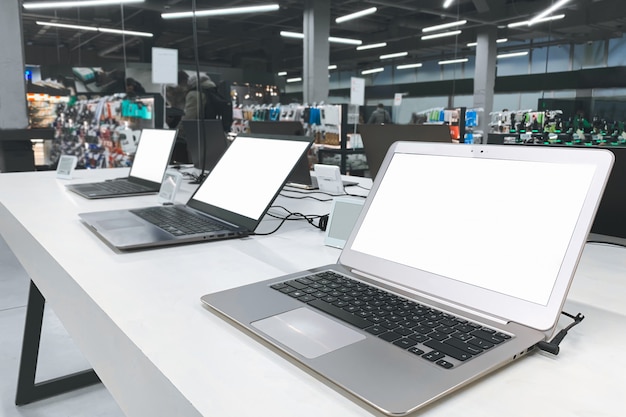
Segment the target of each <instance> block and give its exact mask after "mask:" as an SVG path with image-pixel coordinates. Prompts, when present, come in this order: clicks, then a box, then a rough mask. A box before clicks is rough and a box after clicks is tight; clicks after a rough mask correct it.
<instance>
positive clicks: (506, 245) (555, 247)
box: [351, 154, 595, 305]
mask: <svg viewBox="0 0 626 417" xmlns="http://www.w3.org/2000/svg"><path fill="white" fill-rule="evenodd" d="M494 172H497V173H499V175H497V176H494V175H493V173H494ZM594 172H595V167H594V166H592V165H588V166H587V165H585V166H584V167H582V168H581V165H580V164H577V165H574V164H567V163H546V162H528V161H511V160H508V161H504V160H495V159H486V158H459V157H453V156H431V155H415V154H395V155H394V156H393V159H392V161H391V164H390V165H389V168H388V169H387V171H386V172H385V174H384V177H383V179H382V182H381V183H380V186H379V188H378V190H377V192H376V198H375V199H374V200H373V201H372V203H371V206H370V208H369V210H368V211H367V215H366V217H365V218H364V219H363V221H362V224H361V226H360V228H359V230H358V233H357V235H356V236H355V237H354V240H353V243H352V246H351V248H352V250H355V251H358V252H362V253H365V254H368V255H372V256H375V257H378V258H382V259H386V260H388V261H392V262H395V263H398V264H402V265H407V266H409V267H412V268H417V269H420V270H424V271H427V272H430V273H433V274H436V275H440V276H444V277H447V278H451V279H453V280H457V281H462V282H464V283H467V284H470V285H474V286H477V287H481V288H484V289H488V290H491V291H495V292H498V293H502V294H506V295H509V296H512V297H515V298H519V299H523V300H526V301H529V302H532V303H536V304H540V305H546V303H548V300H549V297H550V294H551V291H552V288H553V286H554V284H555V280H556V278H557V275H558V271H559V268H560V266H561V262H562V261H563V257H564V254H565V252H566V250H567V246H568V244H569V242H570V238H571V236H572V232H573V231H574V228H575V225H576V222H577V220H578V216H579V215H580V209H581V207H582V205H583V201H584V200H585V197H586V195H587V192H588V189H589V187H590V184H591V181H592V179H593V176H594ZM407 178H411V179H412V180H411V181H410V182H407V180H406V179H407ZM559 179H560V181H558V180H559ZM555 184H557V185H555ZM443 190H445V191H443ZM554 193H558V196H559V198H557V199H555V198H553V195H554ZM392 219H402V220H401V222H400V224H398V225H396V226H393V225H392V224H393V221H392ZM390 223H391V224H390ZM390 280H391V281H395V282H397V283H398V284H400V285H403V286H405V287H408V288H414V287H415V285H413V283H411V282H409V281H410V278H407V277H404V276H398V277H392V278H391V279H390Z"/></svg>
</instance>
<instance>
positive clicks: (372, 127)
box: [359, 124, 452, 178]
mask: <svg viewBox="0 0 626 417" xmlns="http://www.w3.org/2000/svg"><path fill="white" fill-rule="evenodd" d="M359 133H360V134H361V139H362V140H363V150H364V151H365V158H366V159H367V166H368V167H369V172H370V176H371V177H372V178H376V174H377V173H378V170H379V169H380V165H381V164H382V163H383V159H384V158H385V155H386V154H387V150H388V149H389V147H390V146H391V144H392V143H393V142H396V141H418V142H452V139H451V138H450V127H449V126H447V125H396V124H384V125H381V124H362V125H359Z"/></svg>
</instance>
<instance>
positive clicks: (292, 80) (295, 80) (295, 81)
mask: <svg viewBox="0 0 626 417" xmlns="http://www.w3.org/2000/svg"><path fill="white" fill-rule="evenodd" d="M300 81H302V77H295V78H287V82H288V83H297V82H300Z"/></svg>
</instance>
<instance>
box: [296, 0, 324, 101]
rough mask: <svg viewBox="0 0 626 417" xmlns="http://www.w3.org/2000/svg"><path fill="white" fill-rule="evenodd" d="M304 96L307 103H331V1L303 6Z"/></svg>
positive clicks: (310, 1)
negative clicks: (329, 80)
mask: <svg viewBox="0 0 626 417" xmlns="http://www.w3.org/2000/svg"><path fill="white" fill-rule="evenodd" d="M303 27H304V42H303V45H304V52H303V57H304V58H303V63H302V95H303V99H304V102H305V103H314V102H316V103H319V102H320V101H324V100H327V99H328V89H329V83H328V64H329V60H330V48H329V46H328V36H329V34H330V0H315V1H313V0H305V2H304V18H303Z"/></svg>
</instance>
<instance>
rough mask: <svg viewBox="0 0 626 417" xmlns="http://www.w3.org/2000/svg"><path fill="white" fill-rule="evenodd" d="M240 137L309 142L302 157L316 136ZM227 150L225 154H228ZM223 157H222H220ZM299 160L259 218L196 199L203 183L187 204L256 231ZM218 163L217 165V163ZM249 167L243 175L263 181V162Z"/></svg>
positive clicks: (254, 135) (251, 180) (250, 135)
mask: <svg viewBox="0 0 626 417" xmlns="http://www.w3.org/2000/svg"><path fill="white" fill-rule="evenodd" d="M240 137H245V138H253V139H254V138H258V139H271V140H282V141H297V142H305V143H308V146H305V147H304V149H303V152H302V154H301V155H300V156H299V158H298V159H300V158H301V156H302V155H304V154H306V152H308V150H309V148H310V147H311V145H312V143H313V140H314V138H313V137H309V136H290V135H261V134H258V135H256V134H251V133H246V134H240V135H238V136H237V138H235V141H236V140H237V139H238V138H240ZM226 152H228V149H227V150H226ZM226 152H225V153H224V154H226ZM220 159H221V158H220ZM297 162H298V160H294V161H293V167H292V169H291V170H290V172H289V173H288V175H286V176H285V178H284V179H283V180H282V183H281V186H280V187H278V188H277V189H276V192H275V193H274V196H273V197H272V199H271V200H270V201H269V202H268V204H267V206H266V207H265V209H264V210H263V212H262V214H261V215H260V216H259V218H256V219H255V218H251V217H247V216H243V215H241V214H238V213H235V212H232V211H230V210H226V209H224V208H221V207H218V206H215V205H212V204H208V203H205V202H202V201H199V200H196V199H195V198H194V197H195V195H196V194H197V193H198V191H200V189H201V188H202V184H200V186H199V187H198V188H197V189H196V191H195V192H194V193H193V195H192V196H191V198H190V199H189V201H188V202H187V206H189V207H191V208H193V209H195V210H199V211H201V212H203V213H205V214H208V215H209V216H212V217H215V218H217V219H219V220H222V221H225V222H228V223H230V224H233V225H236V226H239V227H242V228H244V229H246V230H248V231H250V232H252V231H254V229H256V227H257V226H258V225H259V223H260V222H261V220H262V219H263V217H265V214H266V213H267V211H268V210H269V208H270V207H271V205H272V204H273V202H274V200H276V197H277V196H278V194H280V192H281V190H282V188H283V187H284V186H285V184H286V182H287V179H288V177H289V175H291V173H292V172H293V170H294V169H295V166H296V165H297ZM219 163H220V162H219V161H218V162H217V164H219ZM217 164H216V165H217ZM247 168H248V169H250V171H249V172H248V173H246V172H242V175H248V178H250V186H254V181H257V180H259V181H262V178H260V176H259V170H262V168H263V167H262V164H260V166H258V167H247ZM210 175H211V173H209V175H208V176H207V177H206V178H205V179H204V181H203V184H204V182H205V181H206V180H207V178H209V177H210ZM233 192H238V191H237V190H233ZM239 192H245V190H241V191H239Z"/></svg>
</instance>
